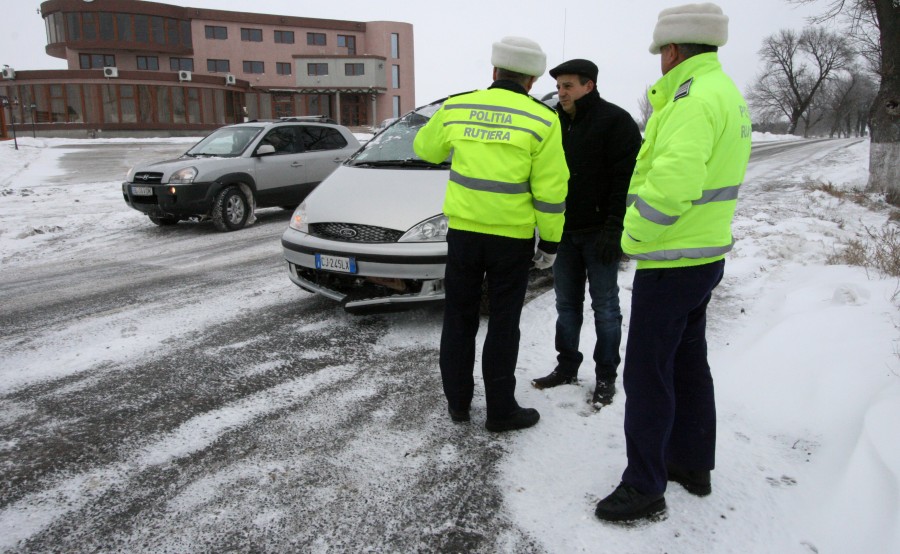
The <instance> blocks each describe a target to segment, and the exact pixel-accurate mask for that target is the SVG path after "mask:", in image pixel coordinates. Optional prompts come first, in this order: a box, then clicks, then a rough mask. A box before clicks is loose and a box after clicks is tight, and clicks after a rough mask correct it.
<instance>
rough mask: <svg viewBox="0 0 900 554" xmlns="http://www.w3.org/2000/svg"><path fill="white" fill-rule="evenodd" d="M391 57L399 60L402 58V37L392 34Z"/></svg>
mask: <svg viewBox="0 0 900 554" xmlns="http://www.w3.org/2000/svg"><path fill="white" fill-rule="evenodd" d="M391 57H392V58H394V59H397V58H399V57H400V35H398V34H397V33H391Z"/></svg>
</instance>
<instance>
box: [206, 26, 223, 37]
mask: <svg viewBox="0 0 900 554" xmlns="http://www.w3.org/2000/svg"><path fill="white" fill-rule="evenodd" d="M206 38H209V39H214V40H226V39H227V38H228V28H227V27H219V26H217V25H207V26H206Z"/></svg>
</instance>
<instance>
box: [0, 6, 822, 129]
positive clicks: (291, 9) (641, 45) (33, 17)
mask: <svg viewBox="0 0 900 554" xmlns="http://www.w3.org/2000/svg"><path fill="white" fill-rule="evenodd" d="M163 3H167V4H173V5H180V6H189V7H197V8H210V9H218V10H231V11H255V12H259V13H267V14H278V15H291V16H303V17H316V18H323V19H345V20H353V21H378V20H389V21H403V22H407V23H412V24H413V32H414V33H415V60H416V103H417V104H419V105H421V104H426V103H428V102H430V101H431V100H434V99H437V98H440V97H443V96H446V95H447V94H452V93H456V92H463V91H467V90H472V89H475V88H482V87H485V86H487V85H488V84H490V78H491V65H490V54H491V44H492V43H493V42H495V41H496V40H498V39H500V38H501V37H503V36H507V35H519V36H525V37H528V38H531V39H533V40H536V41H537V42H538V43H539V44H540V45H541V47H542V48H543V49H544V51H545V52H547V64H548V69H549V68H550V67H553V66H554V65H557V64H559V63H561V62H562V61H564V60H566V59H570V58H588V59H591V60H593V61H594V62H595V63H596V64H597V65H598V66H599V68H600V76H599V79H598V81H599V82H598V88H599V90H600V94H601V95H602V96H604V97H605V98H606V99H607V100H609V101H611V102H614V103H616V104H619V105H621V106H622V107H624V108H625V109H627V110H629V111H630V112H632V113H634V114H636V113H637V100H638V97H639V96H641V95H642V94H643V91H644V89H645V88H646V87H647V86H648V85H650V84H652V83H653V82H654V81H656V79H658V78H659V76H660V72H659V57H658V56H653V55H651V54H650V53H649V52H648V50H647V48H648V46H649V44H650V40H651V38H652V34H653V27H654V25H655V23H656V18H657V15H658V14H659V11H660V10H661V9H663V8H667V7H671V6H675V5H679V4H683V3H684V2H682V1H680V0H571V1H569V2H552V1H544V2H538V1H535V0H501V1H496V0H491V1H488V0H480V1H475V0H455V1H454V2H446V3H438V2H412V1H410V0H402V1H401V0H379V1H377V2H373V1H371V0H343V1H340V2H335V1H329V2H299V1H297V0H268V1H266V2H248V1H247V0H172V1H169V2H163ZM40 4H41V2H40V1H38V0H3V12H4V18H3V21H4V25H3V30H2V32H0V64H6V65H9V66H11V67H13V68H15V69H16V70H20V71H21V70H28V69H64V68H65V67H66V64H65V61H64V60H61V59H58V58H53V57H51V56H48V55H47V54H46V53H45V51H44V48H45V46H46V45H47V40H46V33H45V32H44V26H43V20H42V19H41V17H40V15H39V14H38V13H37V10H38V8H39V7H40ZM719 5H720V6H722V9H723V10H724V11H725V14H726V15H728V17H729V18H730V23H729V29H728V31H729V40H728V44H726V45H725V46H724V47H723V48H722V49H721V50H720V58H721V60H722V63H723V65H724V67H725V70H726V72H728V73H729V74H730V75H731V76H732V78H733V79H734V80H735V82H736V83H737V85H738V86H739V87H740V88H741V90H742V91H743V90H746V87H747V85H748V84H749V83H750V82H751V81H752V80H753V78H754V77H755V76H756V74H757V73H758V72H759V70H760V66H759V63H758V62H757V59H756V52H757V51H758V50H759V47H760V44H761V42H762V40H763V39H764V38H765V37H766V36H768V35H770V34H772V33H774V32H775V31H777V30H779V29H781V28H794V29H800V28H802V27H803V26H804V25H806V20H805V18H806V17H807V16H808V15H811V14H817V13H819V12H822V11H824V9H825V7H826V5H827V2H826V0H822V1H821V2H819V3H818V4H817V5H814V6H812V7H807V6H802V7H796V6H794V5H790V4H788V3H787V2H786V1H785V0H723V1H721V2H719ZM248 6H252V8H251V9H250V10H248ZM554 89H555V82H554V81H553V80H552V79H550V77H549V76H548V75H546V74H545V75H544V77H542V78H541V79H540V80H539V81H538V83H537V84H536V85H535V88H534V89H533V90H532V93H533V94H535V95H536V96H541V95H543V94H544V93H546V92H550V91H552V90H554Z"/></svg>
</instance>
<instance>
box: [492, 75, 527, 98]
mask: <svg viewBox="0 0 900 554" xmlns="http://www.w3.org/2000/svg"><path fill="white" fill-rule="evenodd" d="M488 88H489V89H492V88H502V89H503V90H508V91H511V92H518V93H519V94H525V95H527V94H528V91H527V90H525V87H523V86H522V85H520V84H519V83H516V82H514V81H507V80H505V79H498V80H496V81H494V82H493V84H491V86H489V87H488Z"/></svg>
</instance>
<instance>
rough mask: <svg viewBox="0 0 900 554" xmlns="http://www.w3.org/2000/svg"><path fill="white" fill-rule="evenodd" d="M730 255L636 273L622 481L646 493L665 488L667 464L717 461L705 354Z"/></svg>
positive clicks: (702, 466) (705, 466)
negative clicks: (711, 309) (712, 303)
mask: <svg viewBox="0 0 900 554" xmlns="http://www.w3.org/2000/svg"><path fill="white" fill-rule="evenodd" d="M724 268H725V262H724V260H719V261H717V262H713V263H711V264H706V265H701V266H695V267H682V268H666V269H639V270H638V271H636V272H635V275H634V287H633V289H632V298H631V323H630V325H629V329H628V344H627V345H626V347H625V368H624V374H623V381H624V385H625V395H626V400H625V445H626V449H627V454H628V467H627V468H626V469H625V472H624V473H623V475H622V482H624V483H625V484H627V485H631V486H632V487H634V488H636V489H638V490H639V491H641V492H642V493H644V494H661V493H663V492H664V491H665V490H666V481H667V475H666V462H667V461H669V462H672V463H674V464H675V465H677V466H679V467H680V468H682V469H686V470H711V469H713V468H714V467H715V450H716V402H715V393H714V391H713V380H712V375H711V373H710V369H709V363H708V362H707V359H706V306H707V304H709V300H710V298H711V296H712V291H713V289H715V288H716V286H717V285H718V284H719V281H721V280H722V274H723V271H724Z"/></svg>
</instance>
